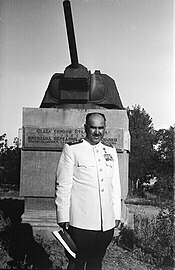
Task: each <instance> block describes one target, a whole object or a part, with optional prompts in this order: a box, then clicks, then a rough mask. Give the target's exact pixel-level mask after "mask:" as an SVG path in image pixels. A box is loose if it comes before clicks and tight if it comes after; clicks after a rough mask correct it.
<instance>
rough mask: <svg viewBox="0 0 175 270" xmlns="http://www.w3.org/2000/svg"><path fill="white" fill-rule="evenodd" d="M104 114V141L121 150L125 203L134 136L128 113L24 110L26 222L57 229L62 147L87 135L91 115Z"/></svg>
mask: <svg viewBox="0 0 175 270" xmlns="http://www.w3.org/2000/svg"><path fill="white" fill-rule="evenodd" d="M97 111H98V112H101V113H104V114H105V116H106V119H107V130H106V134H105V136H104V141H108V142H111V143H112V144H113V145H114V146H115V147H116V149H117V152H118V157H119V169H120V176H121V186H122V201H123V202H124V200H125V199H126V196H127V193H128V153H129V147H130V136H129V132H128V117H127V112H126V110H116V109H110V110H109V109H105V108H102V107H100V106H99V107H98V108H94V109H90V108H89V107H87V108H81V109H80V108H70V106H69V108H59V109H56V108H38V109H37V108H24V109H23V127H22V134H23V135H22V152H21V182H20V196H22V197H24V198H25V212H24V214H23V216H22V222H25V223H29V224H31V225H32V226H34V227H39V228H40V227H55V226H57V224H56V209H55V205H54V196H55V174H56V168H57V164H58V161H59V158H60V155H61V151H62V148H63V146H64V144H65V143H66V142H67V141H77V140H79V139H80V138H82V137H84V136H85V133H84V123H85V117H86V114H87V113H89V112H97Z"/></svg>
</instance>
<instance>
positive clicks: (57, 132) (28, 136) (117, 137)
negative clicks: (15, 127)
mask: <svg viewBox="0 0 175 270" xmlns="http://www.w3.org/2000/svg"><path fill="white" fill-rule="evenodd" d="M84 137H85V131H84V129H83V128H72V127H64V128H62V127H60V128H37V127H24V128H23V138H24V140H23V149H43V150H60V149H62V148H63V146H64V144H65V143H66V142H76V141H78V140H80V139H81V138H84ZM103 141H104V142H108V143H112V144H113V145H114V146H115V147H116V148H117V149H119V150H123V129H107V130H106V132H105V136H104V139H103Z"/></svg>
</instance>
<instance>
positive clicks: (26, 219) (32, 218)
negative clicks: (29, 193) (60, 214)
mask: <svg viewBox="0 0 175 270" xmlns="http://www.w3.org/2000/svg"><path fill="white" fill-rule="evenodd" d="M21 218H22V223H28V224H30V225H31V226H32V227H33V228H35V227H36V228H37V229H43V228H52V229H53V230H54V229H58V225H57V223H56V212H55V211H51V210H50V211H48V210H28V211H25V212H24V214H23V215H22V217H21Z"/></svg>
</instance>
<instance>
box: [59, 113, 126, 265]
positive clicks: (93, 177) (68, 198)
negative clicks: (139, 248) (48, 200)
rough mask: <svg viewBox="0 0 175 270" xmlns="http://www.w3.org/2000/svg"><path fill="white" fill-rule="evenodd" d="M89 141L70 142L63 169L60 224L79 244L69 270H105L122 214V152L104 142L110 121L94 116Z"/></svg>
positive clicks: (89, 122)
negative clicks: (106, 260) (102, 269)
mask: <svg viewBox="0 0 175 270" xmlns="http://www.w3.org/2000/svg"><path fill="white" fill-rule="evenodd" d="M84 127H85V132H86V138H85V139H82V140H80V141H79V142H76V143H70V144H65V146H64V148H63V151H62V154H61V158H60V161H59V164H58V168H57V177H56V193H55V194H56V197H55V203H56V211H57V222H58V225H59V226H60V227H62V228H64V229H68V233H69V234H70V235H71V237H72V239H73V241H74V242H75V244H76V246H77V256H76V259H75V260H73V259H72V260H70V263H69V266H68V268H67V269H74V270H84V267H85V265H86V268H85V269H86V270H101V267H102V260H103V257H104V255H105V252H106V248H107V246H108V245H109V243H110V242H111V240H112V237H113V233H114V227H115V226H118V224H119V221H120V216H121V188H120V177H119V167H118V157H117V152H116V149H115V148H114V147H113V146H112V145H109V144H106V143H103V142H102V141H101V140H102V139H103V136H104V133H105V128H106V118H105V116H104V114H101V113H89V114H87V116H86V124H85V125H84Z"/></svg>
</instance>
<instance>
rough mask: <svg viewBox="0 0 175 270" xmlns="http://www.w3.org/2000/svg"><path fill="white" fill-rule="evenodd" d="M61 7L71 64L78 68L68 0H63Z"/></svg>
mask: <svg viewBox="0 0 175 270" xmlns="http://www.w3.org/2000/svg"><path fill="white" fill-rule="evenodd" d="M63 8H64V16H65V22H66V29H67V37H68V43H69V52H70V58H71V64H72V67H73V68H78V54H77V47H76V41H75V33H74V26H73V19H72V12H71V4H70V1H69V0H64V1H63Z"/></svg>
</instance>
